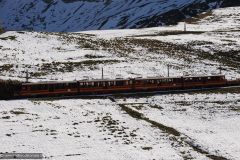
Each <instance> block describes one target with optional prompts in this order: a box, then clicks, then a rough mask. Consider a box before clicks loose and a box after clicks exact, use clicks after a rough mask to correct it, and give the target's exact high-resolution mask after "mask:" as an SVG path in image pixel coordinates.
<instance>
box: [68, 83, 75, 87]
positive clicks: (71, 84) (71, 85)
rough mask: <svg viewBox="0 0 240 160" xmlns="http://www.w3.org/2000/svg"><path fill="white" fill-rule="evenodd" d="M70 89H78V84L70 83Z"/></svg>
mask: <svg viewBox="0 0 240 160" xmlns="http://www.w3.org/2000/svg"><path fill="white" fill-rule="evenodd" d="M69 88H77V83H69Z"/></svg>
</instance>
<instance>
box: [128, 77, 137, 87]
mask: <svg viewBox="0 0 240 160" xmlns="http://www.w3.org/2000/svg"><path fill="white" fill-rule="evenodd" d="M129 83H130V85H131V88H132V89H133V90H134V89H135V88H136V86H135V84H136V80H135V79H134V78H133V79H130V81H129Z"/></svg>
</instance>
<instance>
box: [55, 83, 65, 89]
mask: <svg viewBox="0 0 240 160" xmlns="http://www.w3.org/2000/svg"><path fill="white" fill-rule="evenodd" d="M65 86H67V83H66V84H64V83H58V84H54V88H55V89H64V88H65Z"/></svg>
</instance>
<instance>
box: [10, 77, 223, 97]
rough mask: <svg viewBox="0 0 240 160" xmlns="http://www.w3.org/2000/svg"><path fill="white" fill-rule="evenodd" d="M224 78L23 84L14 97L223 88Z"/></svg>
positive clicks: (158, 78) (105, 80)
mask: <svg viewBox="0 0 240 160" xmlns="http://www.w3.org/2000/svg"><path fill="white" fill-rule="evenodd" d="M226 84H227V80H226V79H225V76H224V75H214V76H187V77H167V78H163V77H153V78H135V79H101V80H81V81H66V82H39V83H23V84H22V86H21V89H20V90H18V91H16V92H15V93H14V96H15V97H20V98H21V97H48V96H49V97H50V96H62V95H66V96H69V95H95V94H96V95H99V94H114V93H129V92H134V93H135V92H152V91H160V92H161V91H164V92H166V91H171V90H187V89H201V88H209V87H222V86H225V85H226Z"/></svg>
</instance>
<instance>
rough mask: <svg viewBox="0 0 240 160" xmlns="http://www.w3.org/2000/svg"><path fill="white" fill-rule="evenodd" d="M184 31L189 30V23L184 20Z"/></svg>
mask: <svg viewBox="0 0 240 160" xmlns="http://www.w3.org/2000/svg"><path fill="white" fill-rule="evenodd" d="M184 32H187V24H186V22H184Z"/></svg>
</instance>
